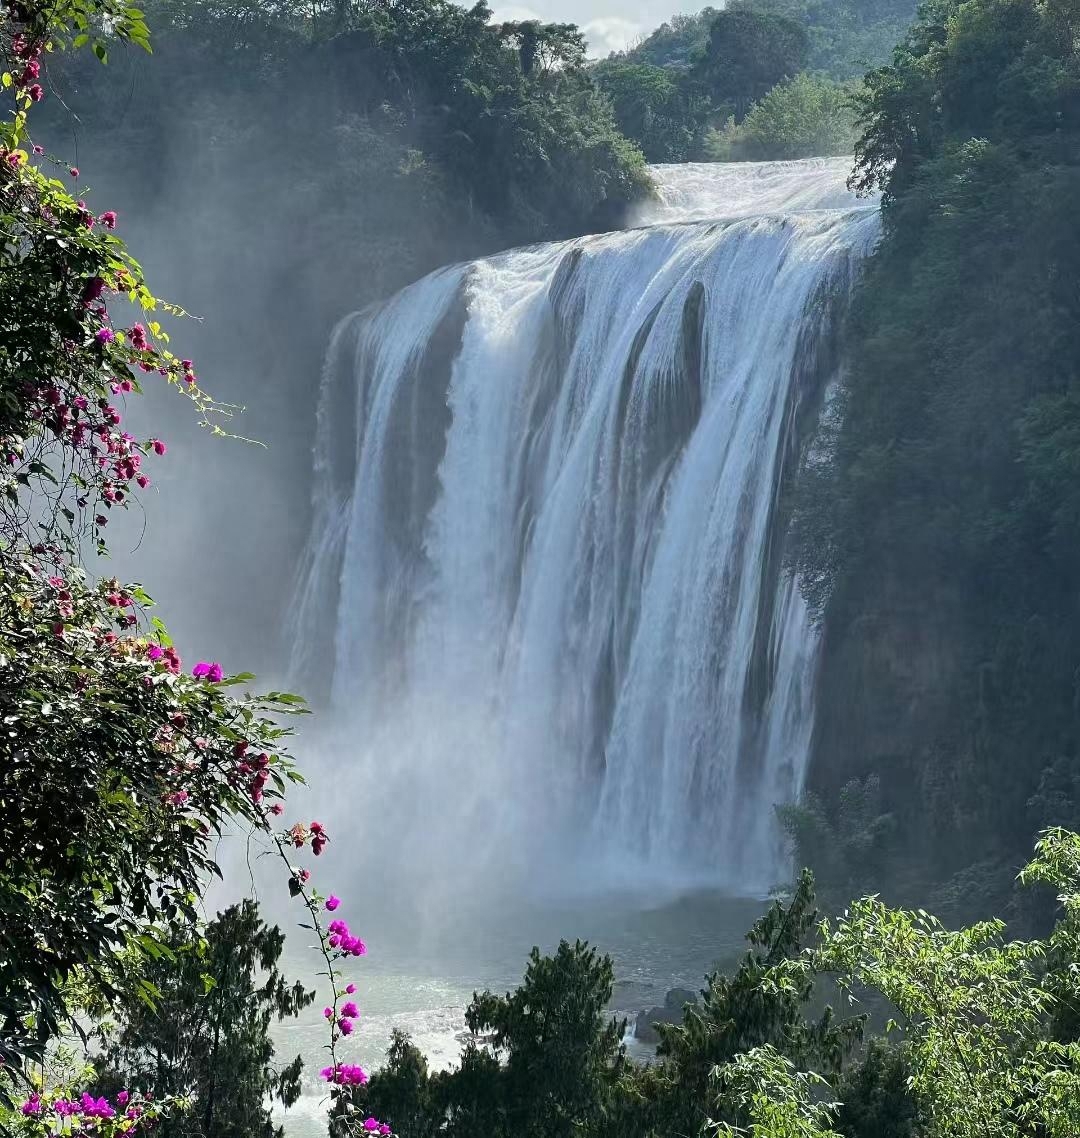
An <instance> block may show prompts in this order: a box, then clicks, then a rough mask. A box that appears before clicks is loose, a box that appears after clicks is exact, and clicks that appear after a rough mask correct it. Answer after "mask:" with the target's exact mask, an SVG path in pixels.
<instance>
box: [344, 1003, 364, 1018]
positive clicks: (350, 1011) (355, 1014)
mask: <svg viewBox="0 0 1080 1138" xmlns="http://www.w3.org/2000/svg"><path fill="white" fill-rule="evenodd" d="M341 1014H342V1015H343V1016H344V1017H345V1018H346V1019H358V1018H359V1016H360V1009H359V1008H358V1007H357V1006H356V1004H354V1003H353V1002H352V1000H349V1002H348V1003H347V1004H345V1005H344V1006H343V1007H342V1009H341Z"/></svg>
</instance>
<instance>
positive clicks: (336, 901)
mask: <svg viewBox="0 0 1080 1138" xmlns="http://www.w3.org/2000/svg"><path fill="white" fill-rule="evenodd" d="M340 904H341V898H340V897H335V896H334V895H333V893H331V894H330V896H329V897H327V898H326V911H327V912H328V913H332V912H333V911H334V910H335V909H336V908H337V907H338V905H340Z"/></svg>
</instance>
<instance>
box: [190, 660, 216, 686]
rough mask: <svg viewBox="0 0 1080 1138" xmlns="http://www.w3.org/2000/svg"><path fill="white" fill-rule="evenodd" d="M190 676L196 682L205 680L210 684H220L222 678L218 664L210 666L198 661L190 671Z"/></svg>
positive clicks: (205, 661)
mask: <svg viewBox="0 0 1080 1138" xmlns="http://www.w3.org/2000/svg"><path fill="white" fill-rule="evenodd" d="M191 674H192V675H193V676H194V677H195V679H197V680H202V679H205V680H207V681H209V682H210V683H212V684H220V683H221V680H222V676H223V675H224V673H223V672H222V670H221V665H220V664H212V663H210V662H208V661H207V660H200V661H199V663H198V664H196V665H195V667H194V668H192V669H191Z"/></svg>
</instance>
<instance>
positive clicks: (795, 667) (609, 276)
mask: <svg viewBox="0 0 1080 1138" xmlns="http://www.w3.org/2000/svg"><path fill="white" fill-rule="evenodd" d="M655 173H656V177H657V180H658V184H659V192H658V201H657V202H655V203H654V204H652V205H651V206H649V207H648V208H647V209H646V210H644V211H643V212H642V214H641V216H640V218H639V221H640V227H639V228H636V229H632V230H629V231H626V232H621V233H612V234H606V235H603V236H597V237H586V238H582V239H579V240H575V241H569V242H565V243H560V244H554V245H547V246H539V247H534V248H528V249H522V250H517V251H513V252H510V253H506V254H503V255H501V256H498V257H493V258H490V259H488V260H484V261H479V262H476V263H474V264H470V265H465V266H458V267H453V268H450V269H446V270H443V271H442V272H440V273H436V274H434V275H433V276H431V277H428V278H426V279H424V280H422V281H420V282H419V283H417V284H415V285H413V286H411V287H410V288H407V289H405V290H404V291H403V292H402V293H400V294H398V295H397V296H396V297H395V298H393V299H392V300H391V301H389V302H388V303H387V304H385V305H383V306H380V307H378V308H376V309H373V310H370V311H368V312H365V313H362V314H358V315H356V316H353V317H350V318H348V319H347V320H346V321H344V322H343V324H342V325H341V326H340V327H339V328H338V330H337V332H336V334H335V337H334V341H333V343H332V345H331V348H330V352H329V356H328V361H327V366H326V371H325V375H324V379H323V387H322V393H321V399H320V408H319V427H318V439H317V443H316V450H315V490H314V499H313V526H312V536H311V541H310V544H309V548H308V550H307V553H306V556H305V563H304V568H303V573H302V580H301V584H300V587H299V590H298V595H297V600H296V603H295V605H294V607H293V616H294V622H293V629H292V636H293V643H294V645H295V648H294V667H295V670H296V673H297V676H296V682H297V683H298V684H300V685H301V686H303V687H307V688H309V689H310V688H311V686H312V684H313V683H316V682H317V681H320V680H321V681H324V682H325V684H326V686H327V690H328V691H329V693H330V695H331V699H332V704H333V706H334V707H335V708H336V709H337V712H338V713H339V714H338V715H337V718H338V719H339V720H340V721H341V722H343V723H344V724H346V725H347V735H346V737H347V738H348V740H349V742H348V744H347V746H346V750H345V754H344V756H343V757H339V758H338V759H337V760H336V761H337V762H338V763H339V764H342V765H343V766H344V767H346V768H347V769H349V770H352V771H355V772H358V775H370V777H365V780H364V782H363V783H362V785H363V788H364V789H363V797H364V800H365V802H366V803H367V814H366V819H367V825H368V826H370V827H374V830H375V832H376V833H380V834H381V835H383V836H385V837H386V838H388V839H389V838H390V837H391V836H392V838H393V840H394V846H395V850H396V851H402V857H404V858H407V859H411V860H412V862H413V864H414V865H415V867H416V868H417V869H418V871H419V872H418V877H420V878H423V877H425V876H427V877H429V878H439V879H442V878H444V877H446V876H449V875H450V874H460V875H465V876H468V875H470V874H471V875H479V874H480V873H481V872H483V873H486V874H494V875H496V876H499V877H502V878H505V879H506V880H508V881H509V880H511V879H516V877H517V876H520V875H527V876H529V877H531V878H532V879H533V880H536V879H542V880H544V881H545V882H547V883H549V884H556V887H558V885H557V883H558V882H559V881H562V883H564V884H565V881H566V880H568V879H571V878H573V877H575V876H576V877H577V879H578V880H581V878H582V877H585V878H587V879H588V880H590V881H593V882H596V881H603V882H605V883H612V882H617V883H620V884H627V883H631V882H640V881H641V880H642V879H643V878H645V879H647V880H648V881H649V882H650V883H673V882H677V883H686V882H700V883H705V882H707V883H710V884H717V885H720V886H721V887H725V888H729V889H732V890H737V891H739V892H747V891H761V890H765V889H768V888H769V887H771V886H772V885H774V884H775V883H776V882H777V881H779V880H780V879H781V878H782V877H783V876H784V874H785V864H784V851H783V846H782V843H781V841H780V836H779V834H778V830H777V824H776V820H775V812H774V807H775V805H776V804H778V803H783V802H790V801H793V800H794V799H795V798H796V797H797V796H798V794H799V793H800V790H801V787H802V782H803V778H804V773H805V766H806V760H807V754H808V751H809V745H810V737H811V733H812V729H813V687H814V676H815V665H816V658H817V635H816V633H815V631H814V629H813V628H812V626H811V624H810V622H809V620H808V617H807V612H806V608H805V606H804V603H803V601H802V598H801V595H800V592H799V588H798V583H797V582H796V581H794V580H793V579H792V577H791V575H790V574H789V573H788V572H786V571H785V568H784V555H783V544H784V536H785V529H786V520H787V519H786V515H785V510H784V508H783V503H784V501H785V498H786V491H787V490H788V489H789V488H790V480H791V478H792V476H793V475H794V473H795V469H796V467H797V460H798V455H799V451H800V446H801V445H802V444H804V443H805V431H806V428H807V423H808V421H812V418H813V416H814V415H815V414H816V413H817V409H818V408H819V406H820V399H821V396H822V392H823V391H824V389H825V388H826V386H827V385H828V382H829V380H830V378H831V376H832V374H833V373H834V371H835V368H836V367H837V360H836V352H835V325H836V321H837V319H838V317H839V315H840V314H841V313H842V309H843V305H844V302H845V300H846V297H847V293H848V289H849V285H850V281H851V278H852V275H853V272H854V269H855V267H856V266H857V264H858V262H859V260H860V259H861V258H862V257H863V256H864V255H865V254H866V252H867V251H868V249H869V248H870V246H871V245H872V243H873V241H874V239H875V237H876V234H877V231H878V220H877V211H876V209H875V208H874V205H873V203H860V202H856V201H855V199H854V198H852V197H851V196H850V195H848V194H847V192H846V190H845V189H844V178H845V175H846V173H847V168H846V164H845V163H844V162H843V161H839V160H828V161H815V162H807V163H758V164H747V165H742V166H720V165H709V166H700V165H699V166H684V167H660V168H657V170H656V171H655Z"/></svg>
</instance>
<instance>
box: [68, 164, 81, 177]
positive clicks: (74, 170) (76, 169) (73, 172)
mask: <svg viewBox="0 0 1080 1138" xmlns="http://www.w3.org/2000/svg"><path fill="white" fill-rule="evenodd" d="M68 173H69V174H70V175H71V176H72V177H73V178H77V177H78V176H79V167H78V166H72V167H71V169H70V170H68Z"/></svg>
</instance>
